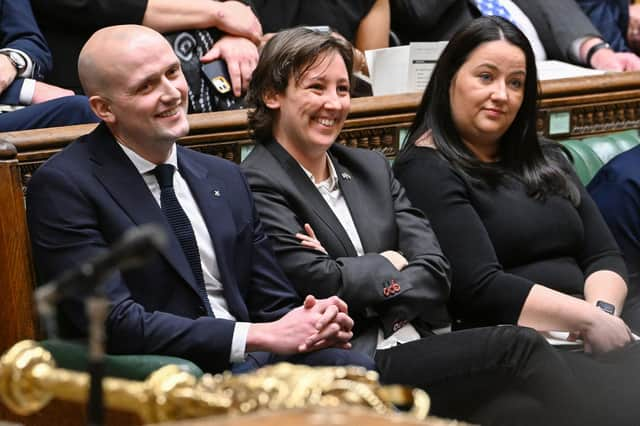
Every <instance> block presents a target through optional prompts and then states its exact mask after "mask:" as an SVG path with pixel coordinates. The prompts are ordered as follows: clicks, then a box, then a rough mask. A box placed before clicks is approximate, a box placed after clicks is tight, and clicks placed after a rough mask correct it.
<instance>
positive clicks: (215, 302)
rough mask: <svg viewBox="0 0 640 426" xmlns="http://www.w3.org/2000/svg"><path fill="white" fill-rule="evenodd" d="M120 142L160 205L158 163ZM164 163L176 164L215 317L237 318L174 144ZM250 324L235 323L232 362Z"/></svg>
mask: <svg viewBox="0 0 640 426" xmlns="http://www.w3.org/2000/svg"><path fill="white" fill-rule="evenodd" d="M118 144H119V145H120V147H122V149H123V150H124V153H125V154H126V155H127V157H129V159H130V160H131V162H132V163H133V165H134V166H135V167H136V169H137V170H138V172H140V174H141V175H142V178H143V179H144V182H145V183H146V184H147V187H148V188H149V191H151V194H152V195H153V198H155V200H156V202H157V203H158V206H160V192H161V190H160V185H159V184H158V181H157V179H156V177H155V175H154V174H153V169H155V168H156V164H154V163H152V162H150V161H147V160H146V159H144V158H142V157H141V156H140V155H138V154H137V153H136V152H135V151H133V150H132V149H130V148H128V147H126V146H125V145H123V144H122V143H118ZM165 163H166V164H171V165H173V166H174V167H175V168H176V173H174V174H173V189H174V191H175V193H176V197H177V198H178V202H179V203H180V205H181V206H182V209H183V210H184V212H185V213H186V214H187V217H188V218H189V222H191V227H192V228H193V233H194V235H195V237H196V242H197V244H198V252H199V254H200V265H201V266H202V275H203V278H204V284H205V289H206V292H207V296H208V299H209V304H210V305H211V310H212V311H213V313H214V315H215V316H216V318H222V319H228V320H235V318H234V316H233V315H231V313H230V312H229V307H228V305H227V301H226V300H225V298H224V295H223V292H222V282H221V281H220V270H219V269H218V262H217V260H216V253H215V250H214V248H213V242H212V241H211V236H210V235H209V229H208V228H207V225H206V223H205V221H204V219H203V217H202V213H201V212H200V207H198V204H197V203H196V200H195V199H194V198H193V194H192V193H191V190H190V189H189V185H187V182H186V181H185V180H184V178H183V177H182V176H181V175H180V169H179V168H178V158H177V153H176V146H175V144H174V145H173V146H172V147H171V153H170V154H169V158H168V159H167V161H166V162H165ZM249 326H250V323H246V322H236V323H235V328H234V331H233V339H232V343H231V356H230V362H240V361H243V360H244V358H245V349H246V343H247V334H248V332H249Z"/></svg>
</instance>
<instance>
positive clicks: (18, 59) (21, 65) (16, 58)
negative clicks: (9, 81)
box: [0, 50, 27, 73]
mask: <svg viewBox="0 0 640 426" xmlns="http://www.w3.org/2000/svg"><path fill="white" fill-rule="evenodd" d="M0 53H2V54H3V55H5V56H6V57H7V58H9V60H10V61H11V64H12V65H13V66H14V67H15V68H16V70H17V71H18V73H20V72H22V71H24V70H25V68H27V61H26V60H25V59H24V57H23V56H22V55H21V54H19V53H17V52H12V51H10V50H5V51H3V52H0Z"/></svg>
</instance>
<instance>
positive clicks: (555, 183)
mask: <svg viewBox="0 0 640 426" xmlns="http://www.w3.org/2000/svg"><path fill="white" fill-rule="evenodd" d="M496 40H505V41H507V42H508V43H510V44H513V45H514V46H516V47H518V48H520V50H522V52H523V53H524V55H525V60H526V79H525V84H524V94H523V101H522V105H521V106H520V110H519V111H518V113H517V114H516V117H515V119H514V120H513V123H511V126H509V128H508V129H507V131H506V132H505V133H504V135H503V136H502V138H501V142H500V144H499V147H498V156H499V158H500V161H499V162H498V163H495V164H493V163H486V162H483V161H481V160H479V159H478V158H477V157H476V156H475V155H474V153H473V152H472V151H471V150H470V149H469V148H468V147H467V146H466V145H465V143H464V142H463V141H462V138H461V137H460V133H459V132H458V129H457V128H456V126H455V124H454V121H453V117H452V113H451V99H450V96H449V89H450V86H451V82H452V81H453V78H454V77H455V75H456V73H457V72H458V70H459V69H460V67H461V66H462V65H463V64H464V63H465V62H466V61H467V59H468V57H469V55H470V54H471V52H473V51H474V50H475V49H476V48H477V47H478V46H480V45H481V44H482V43H487V42H491V41H496ZM537 112H538V77H537V71H536V63H535V56H534V54H533V50H532V49H531V46H530V45H529V42H528V40H527V38H526V36H525V35H524V34H523V33H522V32H521V31H520V30H519V29H518V28H516V27H515V26H514V25H513V24H511V23H510V22H508V21H506V20H505V19H502V18H498V17H493V16H485V17H481V18H477V19H475V20H473V21H472V22H471V23H470V24H469V25H468V26H467V27H466V28H464V29H462V30H460V31H459V32H457V33H456V34H455V35H454V36H453V37H452V38H451V40H450V41H449V44H448V45H447V47H446V48H445V49H444V51H443V52H442V55H441V56H440V59H439V60H438V62H437V64H436V66H435V68H434V70H433V73H432V75H431V79H430V80H429V84H428V85H427V88H426V90H425V92H424V95H423V96H422V101H421V102H420V106H419V108H418V111H417V113H416V117H415V119H414V121H413V123H412V125H411V127H410V129H409V133H408V136H407V140H406V142H405V146H404V148H403V150H402V152H401V153H400V156H399V160H401V159H402V157H403V156H405V155H408V154H409V152H410V151H411V150H412V148H414V146H415V142H416V140H417V139H418V138H419V137H420V136H421V135H422V134H424V133H425V132H426V131H427V130H429V129H431V132H432V137H433V142H434V144H435V147H436V149H437V150H438V152H439V153H440V155H442V156H443V157H444V158H445V159H447V160H448V161H449V162H450V164H451V165H452V167H453V168H454V170H456V171H457V172H458V173H460V174H461V175H462V176H464V177H465V178H466V179H468V180H470V181H472V182H474V183H481V184H488V185H489V186H491V187H495V186H496V185H498V184H500V183H503V182H504V178H505V176H509V175H510V176H512V177H515V178H516V179H519V180H520V181H522V182H523V183H524V184H525V186H526V188H527V192H528V194H529V195H530V196H533V197H535V198H541V199H542V198H545V197H546V196H548V195H551V194H556V195H560V196H564V197H566V198H569V199H570V200H571V201H572V202H573V203H574V204H577V203H578V202H579V192H578V189H577V188H576V187H575V185H574V184H573V183H572V182H571V180H570V179H569V178H568V176H567V173H566V172H565V171H564V170H563V168H562V165H561V161H560V159H559V157H558V155H553V154H552V153H551V152H549V154H551V155H545V153H547V151H555V149H554V147H553V146H552V145H550V144H548V143H547V144H541V142H540V141H539V139H538V135H537V133H536V119H537ZM543 145H544V146H543ZM547 145H548V146H547Z"/></svg>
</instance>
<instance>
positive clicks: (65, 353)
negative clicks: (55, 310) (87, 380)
mask: <svg viewBox="0 0 640 426" xmlns="http://www.w3.org/2000/svg"><path fill="white" fill-rule="evenodd" d="M39 344H40V345H41V346H42V347H44V348H45V349H46V350H48V351H49V352H51V355H53V359H54V360H55V361H56V365H57V366H58V367H60V368H66V369H68V370H76V371H87V366H88V362H89V361H88V356H87V348H86V346H85V345H83V344H79V343H73V342H68V341H61V340H53V339H50V340H42V341H40V342H39ZM169 364H175V365H177V366H179V367H180V368H181V369H182V370H183V371H185V372H187V373H189V374H191V375H193V376H195V377H198V378H199V377H200V376H202V374H203V372H202V370H201V369H200V368H199V367H198V366H197V365H195V364H194V363H192V362H191V361H187V360H186V359H182V358H176V357H170V356H162V355H106V356H105V359H104V367H105V375H106V376H111V377H121V378H124V379H129V380H139V381H142V380H145V379H146V378H147V377H148V376H149V375H150V374H151V373H153V372H154V371H156V370H157V369H159V368H162V367H164V366H165V365H169Z"/></svg>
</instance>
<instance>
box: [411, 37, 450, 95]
mask: <svg viewBox="0 0 640 426" xmlns="http://www.w3.org/2000/svg"><path fill="white" fill-rule="evenodd" d="M447 43H448V42H446V41H436V42H421V43H410V44H409V76H408V82H409V85H408V89H409V91H410V92H423V91H424V89H425V88H426V87H427V84H428V83H429V79H430V78H431V73H432V72H433V68H434V67H435V66H436V62H437V61H438V58H439V57H440V54H441V53H442V50H444V48H445V46H446V45H447Z"/></svg>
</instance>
